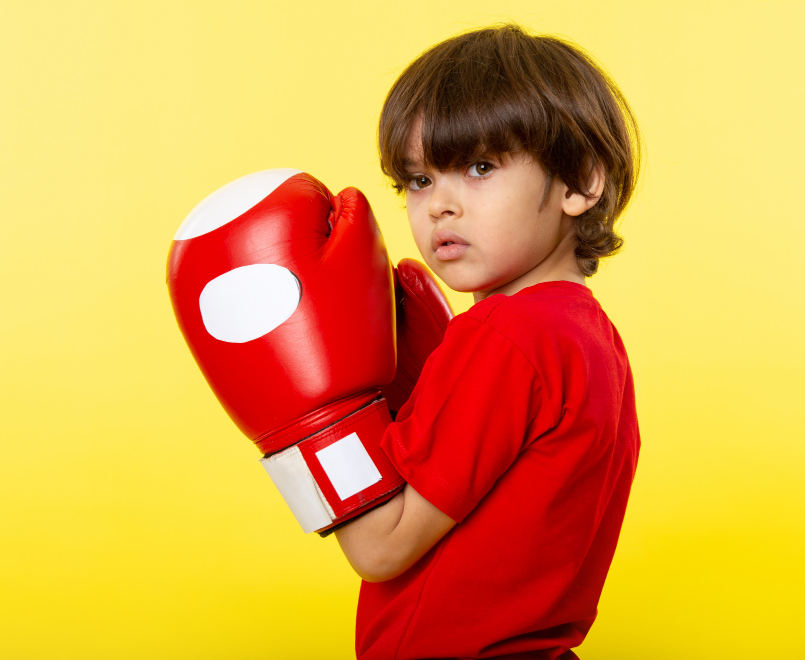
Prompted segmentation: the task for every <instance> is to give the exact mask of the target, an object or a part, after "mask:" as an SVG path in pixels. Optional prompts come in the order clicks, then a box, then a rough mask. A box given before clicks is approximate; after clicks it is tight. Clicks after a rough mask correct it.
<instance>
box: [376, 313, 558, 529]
mask: <svg viewBox="0 0 805 660" xmlns="http://www.w3.org/2000/svg"><path fill="white" fill-rule="evenodd" d="M554 423H555V416H554V415H552V414H551V412H550V411H548V410H545V409H544V402H543V397H542V396H541V380H540V377H539V374H538V372H537V371H536V369H535V368H534V366H533V365H532V363H531V361H530V360H529V359H528V358H527V357H526V355H525V354H524V353H523V352H522V351H521V350H520V349H519V348H518V347H517V346H516V345H515V344H514V343H513V342H512V341H511V340H510V339H509V338H507V337H506V336H505V335H503V334H501V332H500V331H498V330H496V329H495V328H493V327H491V326H489V325H487V324H486V323H484V322H482V321H479V320H477V319H475V318H473V317H465V316H462V317H456V318H455V319H454V320H453V322H451V324H450V325H449V326H448V329H447V332H446V334H445V337H444V340H443V342H442V344H441V345H440V346H439V348H437V349H436V350H435V351H434V352H433V354H432V355H431V356H430V357H429V358H428V361H427V362H426V363H425V367H424V369H423V371H422V374H421V376H420V378H419V381H418V382H417V385H416V388H415V389H414V391H413V393H412V395H411V398H410V399H409V401H408V402H407V403H406V404H405V406H403V408H402V410H400V413H399V415H398V416H397V421H395V422H393V423H392V424H391V425H390V426H389V427H388V429H387V430H386V433H385V435H384V437H383V439H382V441H381V446H382V448H383V450H384V451H385V452H386V454H387V455H388V456H389V458H390V459H391V461H392V463H393V464H394V465H395V466H396V468H397V470H398V471H399V472H400V474H401V475H402V476H403V478H404V479H405V480H406V481H407V482H408V483H409V484H411V486H412V487H413V488H414V489H415V490H416V491H417V492H418V493H419V494H420V495H422V496H423V497H424V498H425V499H427V500H428V501H429V502H430V503H431V504H433V505H434V506H436V507H437V508H438V509H439V510H440V511H442V512H443V513H445V514H447V515H448V516H450V518H452V519H453V520H455V521H456V522H461V521H462V520H463V519H464V518H465V517H466V516H467V515H468V514H469V513H470V512H471V511H472V510H473V509H474V508H475V507H476V505H477V504H478V502H480V500H481V499H482V498H483V497H484V496H485V495H486V494H487V493H488V492H489V490H490V489H491V488H492V486H493V485H494V484H495V482H496V481H497V480H498V479H499V478H500V477H501V475H503V473H505V472H506V470H507V469H508V468H509V467H510V466H511V465H512V463H513V462H514V460H515V459H516V458H517V456H518V454H519V453H520V452H521V451H522V449H523V447H524V444H525V443H526V441H527V440H528V439H529V438H533V437H535V435H538V434H539V433H540V432H541V430H540V428H539V427H540V426H543V427H545V428H544V430H547V429H548V428H550V427H551V426H552V425H553V424H554Z"/></svg>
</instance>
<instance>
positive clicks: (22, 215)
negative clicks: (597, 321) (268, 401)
mask: <svg viewBox="0 0 805 660" xmlns="http://www.w3.org/2000/svg"><path fill="white" fill-rule="evenodd" d="M493 12H494V13H493ZM507 18H511V19H515V20H518V21H521V22H522V23H523V24H525V25H526V26H528V27H530V28H532V29H534V30H537V31H543V32H550V33H558V34H562V35H566V36H568V37H570V38H572V39H573V40H575V41H576V42H578V43H580V44H581V45H583V46H584V47H585V48H586V49H588V50H589V51H590V52H591V53H593V55H595V56H596V57H597V58H598V59H599V60H600V61H602V62H603V63H604V65H605V66H606V68H607V69H608V70H609V71H610V72H611V73H612V75H613V76H614V78H615V79H616V80H617V81H618V82H619V84H620V85H621V87H622V89H623V90H624V92H625V94H626V96H627V98H628V99H629V100H630V101H631V103H632V105H633V107H634V110H635V112H636V113H637V116H638V118H639V120H640V121H641V124H642V128H643V131H644V133H645V137H646V147H647V167H646V171H645V173H644V178H643V180H642V183H641V188H640V192H639V195H638V197H637V199H636V200H635V203H634V205H633V206H632V207H631V209H630V211H629V212H628V214H627V216H626V217H625V219H624V221H623V224H622V231H623V234H624V235H625V238H626V240H627V247H626V249H625V251H624V252H623V253H622V254H621V255H620V256H618V257H616V258H614V259H613V260H612V261H611V262H610V263H609V264H608V265H606V266H605V267H604V268H603V269H602V272H601V273H600V274H599V275H597V276H596V277H594V278H593V279H592V280H590V286H591V288H592V289H593V291H594V293H595V295H596V296H597V297H598V298H599V300H601V301H602V303H603V305H604V308H605V309H606V310H607V311H608V313H609V315H610V317H611V318H612V319H613V321H614V322H615V324H616V325H617V326H618V328H619V330H620V332H621V334H622V335H623V337H624V340H625V342H626V345H627V348H628V350H629V352H630V356H631V360H632V365H633V368H634V373H635V378H636V384H637V397H638V406H639V415H640V424H641V429H642V435H643V453H642V456H641V460H640V465H639V470H638V475H637V480H636V482H635V485H634V490H633V495H632V500H631V503H630V505H629V511H628V512H627V518H626V522H625V526H624V530H623V534H622V536H621V541H620V545H619V548H618V552H617V554H616V557H615V561H614V564H613V566H612V570H611V572H610V575H609V579H608V582H607V585H606V587H605V589H604V593H603V597H602V600H601V604H600V615H599V619H598V621H597V623H596V624H595V626H594V627H593V629H592V631H591V633H590V635H589V637H588V639H587V641H585V643H584V644H583V645H582V647H581V648H580V655H581V657H582V658H584V659H585V660H605V659H613V660H615V659H617V660H631V659H635V660H643V659H648V660H654V659H657V660H664V659H668V660H679V659H680V658H685V659H688V658H690V659H697V658H702V659H704V658H708V659H709V658H714V657H717V658H730V659H731V660H739V659H742V658H747V659H748V658H758V657H766V658H771V657H786V658H799V657H805V640H803V638H802V635H801V633H800V632H798V631H799V630H800V628H801V625H802V619H803V615H804V614H805V608H804V607H803V604H802V602H803V596H802V590H803V586H805V585H803V582H804V580H803V568H802V559H803V540H804V539H803V537H804V536H805V526H804V525H803V502H805V485H804V483H803V482H804V480H803V463H805V461H803V457H804V454H805V449H803V440H805V432H804V431H805V426H804V424H803V399H804V398H805V397H803V394H805V386H804V385H803V380H804V379H803V372H804V370H805V350H804V349H803V338H804V334H805V333H803V331H802V327H803V324H805V305H803V293H802V285H801V283H800V281H799V280H800V273H801V270H802V246H803V241H805V228H804V223H803V211H802V193H803V181H804V180H805V177H803V175H805V168H804V167H803V153H805V140H803V134H804V133H803V129H802V123H803V107H805V98H804V97H805V93H804V92H803V89H804V87H803V84H802V65H803V64H804V63H805V57H804V55H805V53H803V46H802V39H801V36H802V35H801V31H802V27H803V25H805V4H804V3H802V2H771V1H769V2H760V1H755V2H728V1H722V2H677V3H654V2H636V1H635V2H626V1H619V0H610V1H608V2H601V1H600V0H596V1H588V0H585V1H578V2H567V1H564V0H563V1H556V0H550V1H544V2H537V1H529V2H517V1H514V0H498V1H496V2H494V3H491V2H488V1H484V2H481V1H478V0H461V1H457V0H456V1H452V0H451V1H449V2H448V1H446V2H435V1H429V2H424V1H421V0H411V1H409V2H405V3H398V2H350V1H347V2H342V3H330V2H314V3H310V2H288V1H284V0H283V1H279V0H268V1H259V2H258V1H255V2H223V0H221V1H220V2H190V1H187V2H176V1H168V2H163V1H160V2H154V1H148V2H142V1H140V2H113V1H111V0H110V1H106V2H104V1H97V2H76V1H72V0H71V1H62V2H59V1H56V0H54V1H52V2H42V1H37V2H35V1H27V0H26V1H19V2H9V1H8V0H5V1H3V2H2V3H0V84H1V85H2V87H1V88H0V90H1V91H0V94H1V95H2V96H1V97H0V232H1V233H0V278H1V279H0V281H2V285H0V292H1V293H0V296H1V297H0V300H2V310H0V374H2V381H1V382H0V388H1V389H0V405H1V406H2V415H0V436H2V455H1V456H0V589H1V590H2V593H1V594H0V657H2V658H9V659H17V658H19V659H27V658H59V659H70V658H81V659H82V660H90V659H95V658H97V659H104V660H108V659H118V658H119V659H128V658H138V659H139V658H170V659H181V658H188V659H191V658H192V659H196V658H203V659H216V658H244V659H245V658H283V659H285V658H300V659H304V658H350V657H353V655H352V654H353V651H352V644H353V626H354V613H355V605H356V600H357V592H358V584H359V582H358V578H357V577H356V576H355V575H354V574H353V573H352V572H351V570H350V569H349V567H348V565H347V563H346V561H345V560H344V559H343V557H342V556H341V555H340V552H339V550H338V547H337V544H336V542H335V540H334V539H333V538H329V539H327V540H322V539H320V538H318V537H317V536H304V535H303V534H302V533H301V531H300V530H299V528H298V526H297V523H296V522H295V521H294V519H293V518H292V517H291V515H290V513H289V512H288V511H287V510H286V508H285V505H284V504H283V503H282V501H281V500H280V498H279V496H278V495H277V493H276V491H275V490H274V487H273V486H272V484H271V483H270V481H269V479H268V477H267V476H266V474H265V473H264V471H263V469H262V467H261V466H260V465H259V464H258V462H257V459H258V457H259V456H258V454H257V452H256V451H255V450H254V448H253V447H252V446H251V445H250V443H249V442H248V441H247V440H246V439H245V438H244V437H243V436H241V434H240V433H239V432H238V431H237V429H236V428H235V427H234V425H233V424H232V423H231V422H230V421H229V419H228V418H227V416H226V415H225V413H224V412H223V410H222V409H221V407H220V406H219V405H218V404H217V402H216V400H215V399H214V397H213V396H212V394H211V393H210V391H209V389H208V387H207V385H206V383H205V382H204V380H203V378H202V377H201V375H200V373H199V371H198V369H197V367H196V365H195V363H194V362H193V361H192V359H191V356H190V353H189V351H188V350H187V348H186V347H185V345H184V342H183V340H182V337H181V335H180V333H179V331H178V329H177V327H176V325H175V322H174V319H173V315H172V312H171V308H170V304H169V301H168V295H167V290H166V287H165V277H164V274H165V260H166V256H167V251H168V247H169V245H170V241H171V238H172V236H173V233H174V231H175V230H176V228H177V227H178V225H179V223H180V222H181V220H182V219H183V218H184V216H185V215H186V214H187V213H188V212H189V211H190V209H191V208H193V206H195V204H196V203H197V202H198V201H200V200H201V199H202V198H203V197H205V196H206V195H207V194H209V193H210V192H212V191H213V190H215V189H216V188H218V187H219V186H221V185H223V184H225V183H227V182H229V181H231V180H233V179H235V178H237V177H239V176H242V175H244V174H247V173H250V172H253V171H256V170H261V169H267V168H271V167H298V168H301V169H305V170H307V171H309V172H311V173H313V174H314V175H316V176H317V177H318V178H320V179H321V180H323V181H324V182H325V183H327V184H328V186H329V187H330V188H331V189H332V190H336V191H337V190H340V189H341V188H342V187H345V186H347V185H356V186H358V187H360V188H361V189H362V190H364V191H365V193H366V194H367V195H368V197H369V199H370V200H371V202H372V204H373V207H374V209H375V212H376V215H377V217H378V219H379V222H380V224H381V227H382V229H383V232H384V234H385V236H386V240H387V243H388V245H389V249H390V252H391V255H392V257H393V258H394V259H395V261H396V260H397V259H399V258H401V257H403V256H417V253H416V250H415V247H414V244H413V242H412V240H411V238H410V237H409V234H408V229H407V225H406V220H405V213H404V211H403V210H402V207H401V205H400V202H399V200H397V199H396V198H395V197H394V195H393V194H392V191H391V190H390V189H389V188H388V187H387V186H386V185H385V183H384V181H383V179H382V177H381V175H380V173H379V170H378V167H377V158H376V154H375V143H374V132H375V126H376V118H377V115H378V112H379V108H380V105H381V103H382V99H383V97H384V95H385V93H386V91H387V90H388V88H389V86H390V85H391V83H392V81H393V80H394V78H395V77H396V75H398V73H399V72H400V71H401V68H402V67H403V66H404V65H406V64H407V63H408V62H409V61H410V60H411V59H413V58H414V57H415V56H416V55H417V54H418V53H419V52H421V51H422V50H423V49H424V48H426V47H427V46H429V45H431V44H433V43H435V42H437V41H440V40H441V39H443V38H445V37H448V36H450V35H453V34H455V33H456V32H458V31H461V30H464V29H467V28H470V27H474V26H480V25H485V24H488V23H491V22H494V21H498V20H502V19H507ZM452 300H453V302H454V305H455V307H456V308H457V310H459V311H460V310H464V309H466V308H467V307H468V306H469V305H470V302H471V299H470V297H469V296H467V295H463V294H461V295H454V296H453V298H452Z"/></svg>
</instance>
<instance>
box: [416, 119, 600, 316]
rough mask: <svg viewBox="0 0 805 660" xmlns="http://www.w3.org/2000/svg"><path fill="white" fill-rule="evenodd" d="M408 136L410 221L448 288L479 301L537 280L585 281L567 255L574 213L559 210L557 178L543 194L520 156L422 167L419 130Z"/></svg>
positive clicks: (561, 196)
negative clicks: (446, 168) (464, 166)
mask: <svg viewBox="0 0 805 660" xmlns="http://www.w3.org/2000/svg"><path fill="white" fill-rule="evenodd" d="M413 133H414V135H413V136H412V140H411V142H410V143H409V145H410V146H409V149H408V151H407V154H406V157H407V160H409V161H410V162H411V164H410V166H409V167H408V171H409V173H410V174H411V176H412V180H411V181H410V182H409V184H408V186H407V188H406V208H407V211H408V220H409V222H410V224H411V231H412V232H413V235H414V240H415V241H416V244H417V248H419V252H420V254H421V255H422V257H423V259H424V260H425V263H427V265H428V266H429V267H430V269H431V270H433V271H434V272H435V273H436V274H437V275H438V276H439V277H440V278H441V279H442V280H443V281H444V282H445V283H446V284H447V286H449V287H450V288H451V289H454V290H455V291H472V292H474V293H475V300H476V301H478V300H481V299H483V298H485V297H487V296H489V295H492V294H493V293H505V294H507V295H511V294H513V293H516V292H517V291H519V290H520V289H522V288H525V287H526V286H531V285H532V284H537V283H538V282H541V281H549V280H554V279H570V280H572V281H578V282H580V283H582V284H583V283H584V277H583V275H582V274H581V272H580V271H579V270H578V267H577V266H576V261H575V256H574V254H573V250H574V248H575V232H574V229H573V218H572V217H571V215H568V214H567V213H566V212H565V209H564V205H565V204H566V203H567V202H568V200H569V199H570V197H569V196H568V193H567V187H566V186H565V185H564V184H563V183H562V182H561V181H559V180H554V181H553V182H552V184H551V185H550V188H549V190H548V192H547V195H546V194H545V192H546V191H545V188H546V185H549V177H548V176H547V175H546V174H545V172H544V171H543V170H542V168H541V167H540V165H539V164H538V163H537V162H536V161H535V160H534V159H533V158H532V157H531V156H529V155H527V154H522V153H518V154H510V155H508V156H506V157H505V158H504V159H503V161H502V162H501V161H498V160H494V159H488V160H485V161H480V162H478V163H476V164H474V165H471V166H470V167H468V168H467V169H465V170H450V171H440V170H434V169H431V168H426V167H425V166H424V165H423V163H422V149H421V146H420V142H419V135H418V131H414V132H413ZM414 145H416V148H411V147H412V146H414ZM573 197H575V196H573ZM543 200H544V201H543ZM568 210H570V211H571V212H572V211H574V210H575V209H571V208H568ZM579 212H581V211H579ZM577 214H578V213H573V215H577Z"/></svg>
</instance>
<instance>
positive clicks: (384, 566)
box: [335, 484, 456, 582]
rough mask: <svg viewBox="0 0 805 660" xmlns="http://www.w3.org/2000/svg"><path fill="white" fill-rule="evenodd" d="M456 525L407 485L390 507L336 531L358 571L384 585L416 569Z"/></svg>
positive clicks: (343, 547) (364, 516) (342, 548)
mask: <svg viewBox="0 0 805 660" xmlns="http://www.w3.org/2000/svg"><path fill="white" fill-rule="evenodd" d="M455 524H456V522H455V521H454V520H453V519H451V518H450V517H449V516H447V515H446V514H444V513H442V512H441V511H440V510H439V509H437V508H436V507H435V506H433V505H432V504H431V503H430V502H428V501H427V500H426V499H425V498H424V497H422V496H421V495H420V494H419V493H417V492H416V491H415V490H414V489H413V488H412V487H411V485H410V484H407V485H406V486H405V488H404V489H403V491H402V492H401V493H398V494H397V495H395V496H394V498H392V499H391V500H389V502H388V504H386V505H384V506H381V507H379V508H377V509H374V510H373V511H370V512H369V513H367V514H365V515H363V516H361V517H360V518H358V519H357V520H355V521H354V522H352V523H350V524H349V525H346V526H345V527H342V528H341V529H339V530H337V531H336V532H335V537H336V538H337V539H338V543H339V545H340V546H341V550H343V551H344V554H345V555H346V557H347V561H348V562H349V563H350V565H351V566H352V568H354V569H355V572H356V573H357V574H358V575H360V576H361V577H362V578H363V579H364V580H366V581H367V582H384V581H385V580H390V579H392V578H395V577H397V576H398V575H400V574H401V573H404V572H405V571H407V570H408V569H409V568H410V567H411V566H413V565H414V564H415V563H416V562H417V561H418V560H419V559H420V558H421V557H422V556H423V555H424V554H425V553H426V552H427V551H428V550H430V549H431V548H432V547H433V546H434V545H436V543H437V542H438V541H439V540H440V539H441V538H442V537H443V536H444V535H445V534H447V532H449V531H450V530H451V529H452V528H453V526H454V525H455Z"/></svg>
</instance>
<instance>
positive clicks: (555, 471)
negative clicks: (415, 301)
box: [356, 282, 640, 660]
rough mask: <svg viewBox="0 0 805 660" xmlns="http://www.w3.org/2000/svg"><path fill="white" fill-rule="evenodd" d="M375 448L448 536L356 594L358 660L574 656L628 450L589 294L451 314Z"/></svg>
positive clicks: (632, 446) (621, 400)
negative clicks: (445, 524) (450, 523)
mask: <svg viewBox="0 0 805 660" xmlns="http://www.w3.org/2000/svg"><path fill="white" fill-rule="evenodd" d="M382 447H383V449H384V450H385V452H386V453H387V454H388V455H389V458H390V459H391V461H392V462H393V463H394V465H395V466H396V467H397V469H398V470H399V471H400V474H402V476H403V477H404V478H405V480H406V481H407V482H408V483H410V484H411V485H412V486H413V487H414V489H416V491H417V492H418V493H420V494H421V495H422V496H423V497H425V498H426V499H427V500H428V501H429V502H431V503H432V504H434V505H435V506H436V507H438V508H439V509H440V510H441V511H443V512H444V513H446V514H447V515H448V516H450V517H451V518H452V519H453V520H455V521H457V522H458V523H459V524H458V525H456V526H455V527H454V528H453V529H452V530H450V532H449V533H448V534H447V535H446V536H445V537H444V538H443V539H442V540H441V541H439V542H438V543H437V544H436V545H435V546H434V547H433V548H432V549H431V550H430V551H429V552H428V553H427V554H426V555H425V556H424V557H423V558H422V559H420V560H419V561H418V562H417V563H416V564H415V565H414V566H412V567H411V568H410V569H408V570H407V571H406V572H405V573H403V574H402V575H400V576H399V577H397V578H395V579H393V580H389V581H387V582H380V583H374V584H371V583H368V582H364V583H363V584H362V586H361V593H360V600H359V603H358V620H357V635H356V651H357V655H358V658H359V659H360V660H413V659H422V658H462V659H463V658H501V657H503V658H529V659H531V660H536V659H542V658H546V659H547V658H559V657H561V658H563V660H565V659H569V658H576V655H575V654H574V653H573V652H572V651H569V650H568V649H570V648H571V647H575V646H577V645H578V644H580V643H581V641H582V640H583V639H584V636H585V635H586V633H587V631H588V630H589V628H590V626H591V625H592V623H593V620H594V619H595V616H596V606H597V604H598V599H599V597H600V595H601V589H602V588H603V585H604V578H605V577H606V574H607V570H608V569H609V565H610V562H611V561H612V555H613V553H614V552H615V545H616V543H617V540H618V534H619V533H620V529H621V523H622V522H623V516H624V511H625V509H626V501H627V499H628V496H629V489H630V487H631V484H632V479H633V477H634V471H635V466H636V463H637V455H638V450H639V447H640V437H639V433H638V428H637V417H636V414H635V400H634V387H633V383H632V373H631V369H630V367H629V361H628V358H627V357H626V351H625V350H624V347H623V342H622V341H621V338H620V336H619V335H618V332H617V330H615V327H614V326H613V325H612V323H611V322H610V320H609V319H608V318H607V316H606V314H605V313H604V311H603V310H602V309H601V306H600V305H599V304H598V302H597V301H596V300H595V298H594V297H593V295H592V293H591V292H590V290H589V289H588V288H587V287H585V286H582V285H580V284H575V283H572V282H546V283H543V284H537V285H535V286H531V287H528V288H526V289H523V290H522V291H520V292H518V293H517V294H515V295H512V296H504V295H495V296H491V297H489V298H487V299H485V300H483V301H481V302H479V303H477V304H476V305H474V306H473V307H472V308H471V309H470V310H469V311H467V312H465V313H463V314H459V315H458V316H456V317H455V318H454V319H453V320H452V321H451V322H450V324H449V325H448V328H447V332H446V334H445V337H444V341H443V343H442V344H441V346H439V348H438V349H437V350H436V351H434V353H433V354H432V355H431V357H430V358H429V359H428V361H427V363H426V364H425V368H424V369H423V371H422V375H421V377H420V379H419V382H418V383H417V386H416V389H415V390H414V392H413V394H412V396H411V398H410V400H409V401H408V403H406V405H405V406H403V408H402V410H400V412H399V415H398V416H397V421H396V422H394V423H393V424H391V426H389V428H388V430H387V431H386V434H385V436H384V437H383V440H382Z"/></svg>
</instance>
